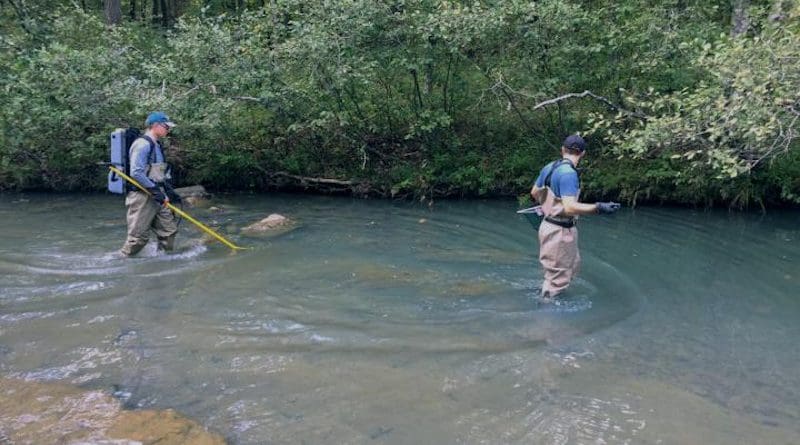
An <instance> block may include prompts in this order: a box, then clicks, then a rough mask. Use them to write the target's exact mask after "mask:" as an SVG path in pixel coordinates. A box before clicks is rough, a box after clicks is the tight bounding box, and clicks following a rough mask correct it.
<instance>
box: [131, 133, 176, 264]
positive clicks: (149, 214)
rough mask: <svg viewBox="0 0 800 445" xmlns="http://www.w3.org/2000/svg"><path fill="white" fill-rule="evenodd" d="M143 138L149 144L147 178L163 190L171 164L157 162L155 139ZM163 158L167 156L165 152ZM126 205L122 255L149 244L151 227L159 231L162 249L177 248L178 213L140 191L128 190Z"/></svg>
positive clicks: (159, 241)
mask: <svg viewBox="0 0 800 445" xmlns="http://www.w3.org/2000/svg"><path fill="white" fill-rule="evenodd" d="M142 139H145V140H146V141H147V142H148V143H149V145H150V156H149V159H150V163H149V164H148V168H147V177H148V178H149V179H150V180H151V181H153V182H154V183H155V184H156V186H158V187H159V188H161V189H162V192H164V181H165V180H168V179H169V168H168V165H167V163H166V162H155V161H156V153H155V151H156V144H155V142H154V141H153V140H152V139H150V137H148V136H143V137H142ZM161 158H162V160H163V159H164V156H163V153H162V156H161ZM125 205H126V206H127V207H128V216H127V220H128V237H127V239H126V240H125V245H123V246H122V249H121V252H122V253H123V254H125V255H128V256H131V255H135V254H137V253H138V252H139V251H140V250H142V249H143V248H144V246H145V245H147V241H148V239H149V232H150V230H151V229H152V230H153V231H154V232H155V233H156V237H157V238H158V248H159V249H160V250H167V251H169V250H172V249H173V248H174V247H175V234H176V233H177V232H178V224H177V222H176V220H175V215H173V214H172V212H171V211H170V210H169V209H168V208H166V207H164V206H162V205H159V204H158V202H156V201H155V200H154V199H152V198H151V197H150V195H148V194H147V193H144V192H142V191H139V190H132V191H130V192H128V195H127V196H126V197H125Z"/></svg>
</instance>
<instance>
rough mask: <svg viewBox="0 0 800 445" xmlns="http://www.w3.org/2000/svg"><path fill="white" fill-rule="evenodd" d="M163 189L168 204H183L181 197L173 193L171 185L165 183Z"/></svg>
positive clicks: (173, 189)
mask: <svg viewBox="0 0 800 445" xmlns="http://www.w3.org/2000/svg"><path fill="white" fill-rule="evenodd" d="M164 189H165V190H166V191H167V197H169V201H170V202H174V203H175V204H180V203H181V202H183V200H181V195H179V194H177V193H175V188H174V187H172V184H170V183H168V182H165V183H164Z"/></svg>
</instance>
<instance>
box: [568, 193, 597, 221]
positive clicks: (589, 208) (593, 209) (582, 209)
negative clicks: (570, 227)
mask: <svg viewBox="0 0 800 445" xmlns="http://www.w3.org/2000/svg"><path fill="white" fill-rule="evenodd" d="M561 203H562V204H563V205H564V213H566V214H567V215H569V216H577V215H593V214H595V213H597V204H585V203H582V202H578V198H577V197H576V196H562V197H561Z"/></svg>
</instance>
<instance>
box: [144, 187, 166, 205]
mask: <svg viewBox="0 0 800 445" xmlns="http://www.w3.org/2000/svg"><path fill="white" fill-rule="evenodd" d="M147 191H148V192H150V195H151V196H152V197H153V199H155V200H156V202H157V203H158V204H159V205H162V206H163V205H164V201H166V200H167V197H166V196H164V192H162V191H161V188H159V187H148V188H147Z"/></svg>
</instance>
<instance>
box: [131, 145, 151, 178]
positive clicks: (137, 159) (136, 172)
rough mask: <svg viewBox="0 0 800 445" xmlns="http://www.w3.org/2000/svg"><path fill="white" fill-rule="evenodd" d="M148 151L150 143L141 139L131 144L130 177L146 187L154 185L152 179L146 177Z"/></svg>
mask: <svg viewBox="0 0 800 445" xmlns="http://www.w3.org/2000/svg"><path fill="white" fill-rule="evenodd" d="M141 142H144V143H141ZM149 151H150V144H148V143H147V142H146V141H144V140H142V139H139V140H136V141H134V143H133V145H132V146H131V159H130V162H131V166H130V171H131V177H132V178H133V179H135V180H136V182H138V183H139V184H141V185H142V187H144V188H146V189H149V188H153V187H155V186H156V185H155V183H153V181H151V180H150V178H148V177H147V164H148V162H147V161H148V158H149V157H150V153H149Z"/></svg>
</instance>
